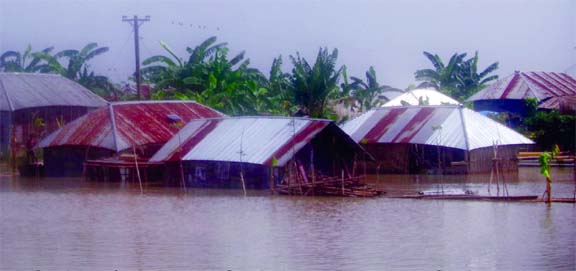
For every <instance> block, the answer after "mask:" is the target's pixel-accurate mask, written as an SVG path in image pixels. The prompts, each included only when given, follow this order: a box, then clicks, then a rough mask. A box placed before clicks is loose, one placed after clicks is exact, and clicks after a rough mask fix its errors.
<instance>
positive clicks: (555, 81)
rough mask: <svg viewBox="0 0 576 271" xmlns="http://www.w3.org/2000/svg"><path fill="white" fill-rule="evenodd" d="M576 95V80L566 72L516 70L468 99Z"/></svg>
mask: <svg viewBox="0 0 576 271" xmlns="http://www.w3.org/2000/svg"><path fill="white" fill-rule="evenodd" d="M574 95H576V80H575V79H574V78H572V77H570V75H568V74H565V73H555V72H515V73H514V74H513V75H510V76H508V77H506V78H503V79H500V80H498V81H496V82H495V83H493V84H491V85H490V86H488V87H486V88H484V89H482V90H481V91H479V92H478V93H476V94H474V95H473V96H472V97H470V98H469V99H468V101H479V100H500V99H516V100H524V99H526V98H536V99H537V100H538V101H539V102H542V101H544V100H546V99H549V98H552V97H561V96H574Z"/></svg>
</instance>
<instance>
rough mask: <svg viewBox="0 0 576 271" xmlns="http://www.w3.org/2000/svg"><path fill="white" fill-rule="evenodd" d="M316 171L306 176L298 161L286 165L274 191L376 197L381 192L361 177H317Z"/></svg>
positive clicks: (287, 193)
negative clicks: (362, 180)
mask: <svg viewBox="0 0 576 271" xmlns="http://www.w3.org/2000/svg"><path fill="white" fill-rule="evenodd" d="M319 176H321V175H320V174H319V173H318V172H316V173H315V174H313V175H312V178H311V177H310V176H308V175H307V174H306V172H305V170H304V168H303V167H302V166H301V165H299V164H298V163H291V164H290V165H288V166H287V167H286V173H285V176H284V179H283V181H282V184H280V185H278V186H277V187H276V191H277V192H278V193H279V194H282V195H303V196H339V197H376V196H380V195H382V194H383V192H382V191H378V190H376V189H374V188H372V187H369V186H368V185H367V184H365V183H363V182H361V181H360V179H361V177H350V176H348V177H346V178H344V174H342V177H341V178H337V177H319Z"/></svg>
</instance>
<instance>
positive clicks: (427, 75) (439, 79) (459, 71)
mask: <svg viewBox="0 0 576 271" xmlns="http://www.w3.org/2000/svg"><path fill="white" fill-rule="evenodd" d="M424 55H425V56H426V57H427V58H428V60H430V62H431V63H432V65H433V66H434V69H422V70H418V71H416V73H415V77H416V80H418V81H424V82H423V83H422V84H420V86H419V87H434V88H436V89H438V90H440V91H441V92H443V93H445V94H447V95H449V96H451V97H453V98H455V99H457V100H459V101H464V100H466V98H468V97H470V96H471V95H472V94H474V93H475V92H476V91H478V90H480V89H482V88H483V87H484V86H485V84H486V83H487V82H490V81H492V80H496V79H498V76H496V75H491V76H490V74H491V73H493V72H494V71H495V70H496V69H498V62H495V63H492V64H490V65H489V66H488V67H487V68H486V69H485V70H483V71H482V72H480V73H478V52H476V53H475V54H474V57H472V58H470V59H467V60H464V58H465V57H466V53H464V54H458V53H455V54H454V55H452V57H450V60H449V61H448V65H444V63H443V62H442V60H441V59H440V57H439V56H438V55H436V54H435V55H432V54H431V53H428V52H424Z"/></svg>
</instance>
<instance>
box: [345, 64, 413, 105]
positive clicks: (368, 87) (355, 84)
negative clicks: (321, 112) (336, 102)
mask: <svg viewBox="0 0 576 271" xmlns="http://www.w3.org/2000/svg"><path fill="white" fill-rule="evenodd" d="M350 79H351V80H352V83H351V84H350V85H349V87H350V88H351V89H352V92H351V96H352V98H353V99H354V100H355V101H356V104H357V106H356V107H357V109H358V111H359V112H366V111H368V110H370V109H372V108H373V107H378V106H381V105H382V104H383V103H384V102H385V100H383V99H380V95H381V94H382V93H384V92H386V91H400V92H402V91H401V90H399V89H395V88H392V87H390V86H386V85H380V84H379V83H378V80H377V79H376V71H375V70H374V67H372V66H370V68H369V69H368V71H366V81H364V80H362V79H360V78H357V77H350Z"/></svg>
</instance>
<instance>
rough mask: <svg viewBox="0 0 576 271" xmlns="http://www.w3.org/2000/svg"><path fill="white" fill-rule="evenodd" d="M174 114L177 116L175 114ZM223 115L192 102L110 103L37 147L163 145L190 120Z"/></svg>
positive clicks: (120, 147)
mask: <svg viewBox="0 0 576 271" xmlns="http://www.w3.org/2000/svg"><path fill="white" fill-rule="evenodd" d="M174 115H176V116H177V117H176V116H174ZM223 116H225V115H224V114H222V113H220V112H218V111H216V110H214V109H211V108H209V107H206V106H204V105H201V104H198V103H196V102H194V101H145V102H142V101H139V102H120V103H111V104H109V105H108V106H107V107H102V108H99V109H97V110H94V111H92V112H90V113H88V114H86V115H84V116H83V117H80V118H78V119H76V120H74V121H73V122H71V123H69V124H67V125H66V126H64V127H62V128H60V129H59V130H57V131H55V132H54V133H52V134H50V135H49V136H48V137H46V138H45V139H44V140H42V141H41V142H40V143H39V144H38V147H41V148H45V147H55V146H65V145H68V146H91V147H99V148H104V149H109V150H113V151H122V150H124V149H128V148H130V147H131V146H132V145H136V146H142V145H147V144H163V143H165V142H166V141H168V140H169V139H170V138H172V136H173V135H174V134H176V132H178V131H179V130H180V128H181V125H176V124H174V120H173V118H178V117H179V118H181V120H182V122H183V123H187V122H189V121H190V120H193V119H201V118H214V117H223Z"/></svg>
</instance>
